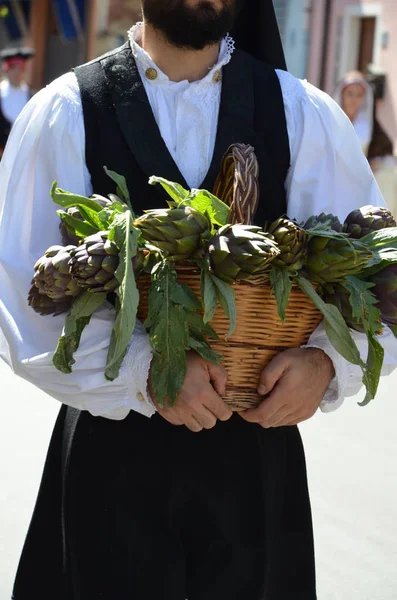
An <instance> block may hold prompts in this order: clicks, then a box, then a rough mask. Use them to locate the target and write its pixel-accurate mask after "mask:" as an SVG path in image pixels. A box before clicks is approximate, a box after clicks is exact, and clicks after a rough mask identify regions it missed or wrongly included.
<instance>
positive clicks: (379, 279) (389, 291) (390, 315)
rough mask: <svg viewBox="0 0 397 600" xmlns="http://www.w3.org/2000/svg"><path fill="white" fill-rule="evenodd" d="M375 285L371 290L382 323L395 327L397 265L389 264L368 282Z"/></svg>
mask: <svg viewBox="0 0 397 600" xmlns="http://www.w3.org/2000/svg"><path fill="white" fill-rule="evenodd" d="M369 281H371V282H372V283H374V284H375V286H374V288H373V289H372V290H371V291H372V292H373V294H375V296H376V297H377V299H378V308H379V309H380V312H381V314H382V321H383V322H384V323H386V324H387V325H397V264H391V265H389V266H387V267H385V268H384V269H382V271H379V273H376V275H373V276H372V277H371V279H370V280H369Z"/></svg>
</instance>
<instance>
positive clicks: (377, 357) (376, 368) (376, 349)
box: [359, 333, 385, 406]
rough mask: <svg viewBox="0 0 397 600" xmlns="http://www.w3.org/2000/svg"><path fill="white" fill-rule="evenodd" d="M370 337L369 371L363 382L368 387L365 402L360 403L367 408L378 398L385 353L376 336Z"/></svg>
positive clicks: (369, 335) (370, 335)
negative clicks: (377, 393)
mask: <svg viewBox="0 0 397 600" xmlns="http://www.w3.org/2000/svg"><path fill="white" fill-rule="evenodd" d="M367 337H368V358H367V369H366V372H365V374H364V377H363V382H364V385H365V387H366V390H367V392H366V394H365V398H364V400H363V402H359V405H360V406H366V405H367V404H368V403H369V402H371V400H373V399H374V398H375V396H376V392H377V391H378V387H379V380H380V376H381V372H382V366H383V360H384V356H385V351H384V349H383V347H382V345H381V344H380V343H379V341H378V340H377V338H376V337H375V335H372V334H371V333H369V334H368V335H367Z"/></svg>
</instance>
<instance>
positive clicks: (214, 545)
mask: <svg viewBox="0 0 397 600" xmlns="http://www.w3.org/2000/svg"><path fill="white" fill-rule="evenodd" d="M14 598H15V600H32V599H33V598H40V600H186V599H188V600H315V598H316V592H315V576H314V552H313V533H312V523H311V513H310V504H309V497H308V490H307V480H306V468H305V459H304V453H303V448H302V443H301V439H300V435H299V432H298V429H297V428H295V427H292V428H280V429H270V430H263V429H261V428H260V427H259V426H256V425H251V424H248V423H246V422H244V421H243V420H242V419H241V418H240V417H239V416H237V415H236V416H234V417H233V418H232V419H231V420H230V421H228V422H227V423H218V425H217V426H216V427H215V428H214V429H213V430H210V431H203V432H202V433H200V434H193V433H191V432H190V431H188V430H187V429H186V428H183V427H174V426H172V425H170V424H168V423H167V422H165V421H164V420H163V419H162V418H161V417H159V416H158V415H156V416H155V417H153V418H152V419H147V418H145V417H142V416H140V415H138V414H136V413H131V414H130V415H129V417H127V419H125V420H124V421H122V422H115V421H109V420H106V419H101V418H94V417H92V416H91V415H89V414H88V413H81V412H79V411H76V410H74V409H70V408H68V409H67V408H66V407H62V409H61V412H60V415H59V417H58V420H57V424H56V426H55V430H54V433H53V437H52V441H51V444H50V449H49V453H48V457H47V462H46V466H45V469H44V475H43V480H42V484H41V488H40V492H39V497H38V500H37V504H36V508H35V512H34V515H33V519H32V523H31V526H30V530H29V532H28V536H27V539H26V543H25V547H24V550H23V553H22V557H21V561H20V565H19V569H18V573H17V577H16V581H15V587H14Z"/></svg>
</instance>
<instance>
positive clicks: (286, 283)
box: [270, 269, 292, 323]
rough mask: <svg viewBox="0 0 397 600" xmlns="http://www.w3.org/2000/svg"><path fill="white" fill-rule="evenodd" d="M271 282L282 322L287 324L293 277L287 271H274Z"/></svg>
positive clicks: (271, 273)
mask: <svg viewBox="0 0 397 600" xmlns="http://www.w3.org/2000/svg"><path fill="white" fill-rule="evenodd" d="M270 282H271V284H272V290H273V293H274V295H275V298H276V303H277V310H278V314H279V317H280V319H281V321H282V322H283V323H284V322H285V311H286V310H287V306H288V300H289V296H290V293H291V290H292V281H291V276H290V274H289V273H288V271H287V270H286V269H273V270H272V271H271V272H270Z"/></svg>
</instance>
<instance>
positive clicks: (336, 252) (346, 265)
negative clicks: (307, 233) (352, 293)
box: [306, 236, 373, 285]
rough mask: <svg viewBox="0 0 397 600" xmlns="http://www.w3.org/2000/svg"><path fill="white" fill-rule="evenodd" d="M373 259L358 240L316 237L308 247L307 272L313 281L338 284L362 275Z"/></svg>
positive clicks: (371, 254)
mask: <svg viewBox="0 0 397 600" xmlns="http://www.w3.org/2000/svg"><path fill="white" fill-rule="evenodd" d="M371 258H373V253H372V252H371V251H370V250H369V249H368V248H367V247H366V246H365V245H364V244H361V243H360V242H357V241H356V240H350V239H348V238H347V237H342V236H341V237H340V238H332V237H326V236H314V237H312V238H311V240H310V242H309V246H308V258H307V263H306V270H307V273H308V275H309V278H310V279H311V281H314V282H316V283H320V284H325V285H326V284H327V283H338V282H342V281H344V280H345V279H346V277H347V276H348V275H356V274H357V273H360V271H362V270H363V269H364V268H365V267H366V266H367V264H368V262H369V261H370V260H371Z"/></svg>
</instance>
